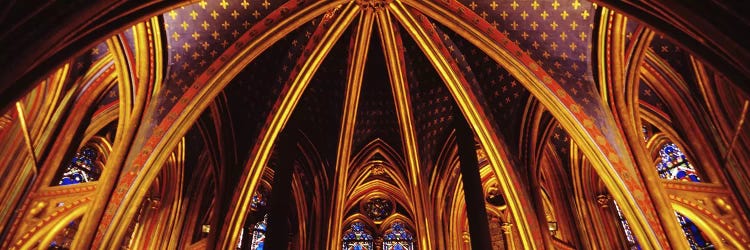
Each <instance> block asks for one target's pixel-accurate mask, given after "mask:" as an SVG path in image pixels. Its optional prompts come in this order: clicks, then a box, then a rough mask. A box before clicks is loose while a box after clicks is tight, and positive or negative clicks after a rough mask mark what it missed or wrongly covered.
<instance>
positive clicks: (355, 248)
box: [343, 222, 373, 250]
mask: <svg viewBox="0 0 750 250" xmlns="http://www.w3.org/2000/svg"><path fill="white" fill-rule="evenodd" d="M343 240H344V244H343V249H344V250H371V249H373V248H372V247H373V245H372V235H370V234H369V233H368V232H367V231H365V224H363V223H362V222H354V223H352V224H351V226H350V229H349V230H347V231H346V232H345V233H344V237H343Z"/></svg>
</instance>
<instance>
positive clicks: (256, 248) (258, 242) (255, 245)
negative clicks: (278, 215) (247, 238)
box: [250, 214, 268, 250]
mask: <svg viewBox="0 0 750 250" xmlns="http://www.w3.org/2000/svg"><path fill="white" fill-rule="evenodd" d="M267 222H268V214H266V216H264V217H263V220H262V221H260V222H258V223H256V224H255V226H254V227H253V241H252V243H251V244H250V249H251V250H263V245H264V244H265V242H266V223H267Z"/></svg>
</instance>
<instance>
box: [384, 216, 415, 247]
mask: <svg viewBox="0 0 750 250" xmlns="http://www.w3.org/2000/svg"><path fill="white" fill-rule="evenodd" d="M383 249H384V250H412V249H414V237H413V236H412V235H411V233H409V231H406V228H404V224H403V223H401V222H394V223H393V225H391V229H390V232H388V233H386V234H385V235H384V236H383Z"/></svg>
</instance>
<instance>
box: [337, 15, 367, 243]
mask: <svg viewBox="0 0 750 250" xmlns="http://www.w3.org/2000/svg"><path fill="white" fill-rule="evenodd" d="M373 20H374V15H373V10H372V9H371V8H365V9H363V10H362V11H361V14H360V16H359V24H358V25H357V29H356V30H355V37H354V39H355V40H354V51H353V52H352V57H351V58H352V62H351V63H350V64H349V68H348V70H347V77H346V92H345V94H344V98H345V101H344V110H343V114H342V118H341V131H340V133H339V141H338V149H337V152H336V168H335V171H336V172H335V174H334V176H335V177H334V178H335V181H334V183H333V186H334V188H333V190H334V192H335V193H334V194H333V200H334V204H333V206H332V207H331V209H332V213H333V214H332V216H330V218H331V220H330V221H329V222H328V225H329V227H328V228H329V230H331V231H330V232H329V233H328V243H329V244H328V245H329V246H340V245H341V244H342V242H341V231H342V228H343V225H342V223H343V217H344V213H345V211H344V203H345V202H346V198H347V197H346V190H348V188H349V187H348V185H347V183H348V177H349V167H350V161H351V153H352V140H353V138H354V128H355V124H356V120H357V108H358V106H359V97H360V91H361V89H362V78H363V75H364V71H365V62H366V61H367V53H368V49H369V47H370V34H371V33H372V25H373Z"/></svg>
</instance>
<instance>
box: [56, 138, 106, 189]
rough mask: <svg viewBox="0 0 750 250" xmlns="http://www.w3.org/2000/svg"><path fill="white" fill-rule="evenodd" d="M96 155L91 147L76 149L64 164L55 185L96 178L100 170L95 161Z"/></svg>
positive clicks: (88, 180)
mask: <svg viewBox="0 0 750 250" xmlns="http://www.w3.org/2000/svg"><path fill="white" fill-rule="evenodd" d="M97 157H98V154H97V153H96V151H95V150H94V149H93V148H89V147H86V148H83V149H81V150H80V151H78V152H77V153H76V154H75V156H73V159H72V160H71V161H70V163H68V165H67V166H65V169H64V172H63V173H62V176H61V177H60V180H59V181H58V182H57V185H61V186H64V185H72V184H78V183H85V182H90V181H96V180H98V179H99V175H101V172H102V171H101V169H100V168H99V166H97V164H96V162H95V161H96V158H97Z"/></svg>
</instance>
